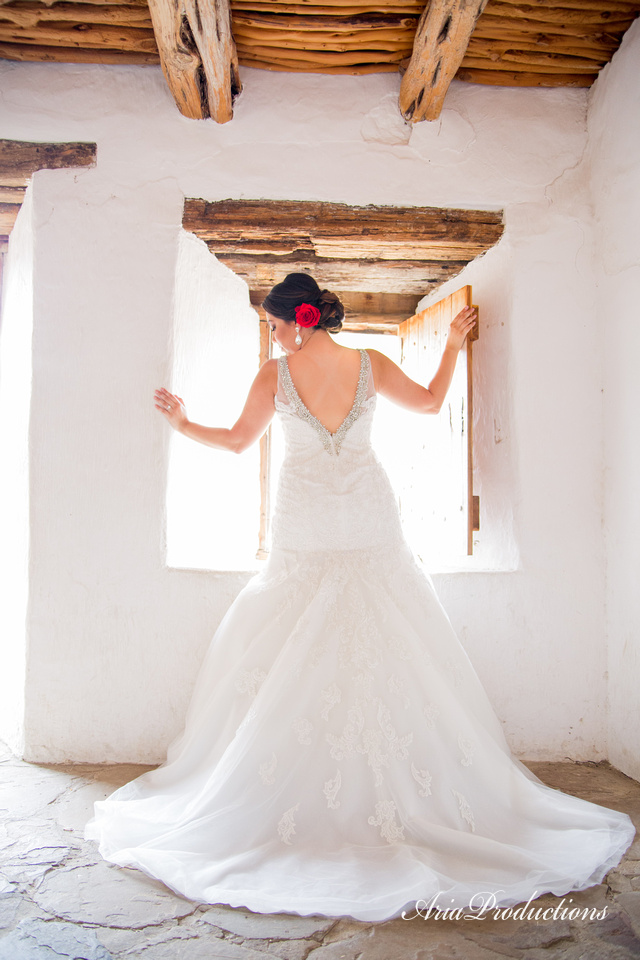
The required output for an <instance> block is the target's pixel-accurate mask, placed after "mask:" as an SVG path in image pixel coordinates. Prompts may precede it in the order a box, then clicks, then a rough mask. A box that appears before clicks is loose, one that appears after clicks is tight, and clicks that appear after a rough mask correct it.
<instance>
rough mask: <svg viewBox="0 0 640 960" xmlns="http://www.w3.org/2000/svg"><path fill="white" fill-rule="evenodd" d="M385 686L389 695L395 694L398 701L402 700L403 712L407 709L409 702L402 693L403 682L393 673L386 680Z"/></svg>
mask: <svg viewBox="0 0 640 960" xmlns="http://www.w3.org/2000/svg"><path fill="white" fill-rule="evenodd" d="M387 686H388V688H389V691H390V693H397V694H398V696H399V697H400V699H401V700H402V705H403V707H404V708H405V710H406V709H407V708H408V707H409V705H410V701H409V697H408V696H407V695H406V693H405V692H404V688H405V682H404V680H402V679H401V678H400V677H397V676H396V675H395V673H392V674H391V676H390V677H389V679H388V680H387Z"/></svg>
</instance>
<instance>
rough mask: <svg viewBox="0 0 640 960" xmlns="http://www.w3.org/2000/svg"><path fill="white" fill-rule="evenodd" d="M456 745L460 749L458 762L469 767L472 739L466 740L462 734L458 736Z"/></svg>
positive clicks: (471, 754)
mask: <svg viewBox="0 0 640 960" xmlns="http://www.w3.org/2000/svg"><path fill="white" fill-rule="evenodd" d="M458 746H459V747H460V750H461V751H462V757H461V758H460V763H461V764H462V766H463V767H470V766H471V764H472V763H473V740H466V739H465V738H464V737H463V736H462V734H460V735H459V737H458Z"/></svg>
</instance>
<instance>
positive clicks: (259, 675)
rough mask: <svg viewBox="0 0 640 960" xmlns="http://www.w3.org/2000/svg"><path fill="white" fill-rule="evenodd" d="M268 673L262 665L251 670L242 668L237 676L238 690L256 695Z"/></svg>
mask: <svg viewBox="0 0 640 960" xmlns="http://www.w3.org/2000/svg"><path fill="white" fill-rule="evenodd" d="M266 678H267V675H266V673H265V672H264V670H261V669H260V667H254V668H253V670H251V672H249V670H241V671H240V672H239V674H238V676H237V677H236V690H237V691H238V692H239V693H248V694H250V695H251V696H252V697H255V695H256V693H257V692H258V690H259V688H260V685H261V684H262V683H263V682H264V680H266Z"/></svg>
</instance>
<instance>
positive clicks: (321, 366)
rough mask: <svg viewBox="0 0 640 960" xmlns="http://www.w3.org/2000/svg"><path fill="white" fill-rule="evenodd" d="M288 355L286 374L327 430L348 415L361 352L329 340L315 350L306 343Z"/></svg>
mask: <svg viewBox="0 0 640 960" xmlns="http://www.w3.org/2000/svg"><path fill="white" fill-rule="evenodd" d="M307 351H308V352H305V351H304V350H300V351H298V353H295V354H293V355H292V356H290V357H289V358H288V364H289V373H290V374H291V379H292V380H293V385H294V387H295V388H296V392H297V394H298V396H299V397H300V399H301V400H302V402H303V403H304V405H305V407H306V408H307V410H308V411H309V412H310V413H311V414H312V415H313V416H314V417H315V418H316V419H317V420H319V421H320V423H321V424H322V425H323V426H324V427H326V428H327V430H328V431H329V433H335V432H336V431H337V430H338V428H339V427H340V426H341V425H342V423H343V422H344V420H345V418H346V417H347V416H348V414H349V412H350V410H351V408H352V406H353V401H354V398H355V395H356V390H357V387H358V378H359V376H360V353H359V351H358V350H352V349H350V348H349V347H342V346H338V345H337V344H335V343H331V344H330V345H329V346H328V347H325V348H320V349H316V350H312V349H311V343H309V344H308V345H307Z"/></svg>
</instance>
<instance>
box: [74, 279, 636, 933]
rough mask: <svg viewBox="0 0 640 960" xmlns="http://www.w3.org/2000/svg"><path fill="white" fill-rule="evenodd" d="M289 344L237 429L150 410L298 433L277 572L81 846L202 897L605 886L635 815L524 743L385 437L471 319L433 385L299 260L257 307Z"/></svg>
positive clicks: (394, 900)
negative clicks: (449, 598) (417, 539)
mask: <svg viewBox="0 0 640 960" xmlns="http://www.w3.org/2000/svg"><path fill="white" fill-rule="evenodd" d="M263 306H264V308H265V310H266V314H267V321H268V323H269V326H270V328H271V331H272V335H273V338H274V340H275V341H276V342H277V343H278V344H279V345H280V347H281V348H282V350H283V356H281V357H280V358H279V359H278V360H275V359H274V360H267V361H266V363H264V364H263V365H262V367H261V368H260V371H259V373H258V374H257V376H256V378H255V381H254V383H253V385H252V387H251V389H250V392H249V395H248V397H247V401H246V404H245V407H244V409H243V411H242V413H241V415H240V417H239V419H238V420H237V422H236V423H235V424H234V425H233V426H232V427H231V428H230V429H226V428H222V427H205V426H201V425H199V424H196V423H192V422H191V421H190V420H189V419H188V417H187V414H186V410H185V406H184V403H183V401H182V399H181V398H180V397H178V396H176V395H174V394H172V393H170V392H168V391H167V390H165V389H161V390H158V391H157V392H156V396H155V405H156V408H157V409H158V410H159V411H160V412H161V413H162V414H163V415H164V417H165V418H166V420H167V421H168V422H169V424H170V425H171V426H172V427H173V428H174V429H176V430H179V431H180V432H181V433H183V434H184V435H185V436H187V437H191V438H192V439H194V440H198V441H200V442H201V443H205V444H208V445H210V446H213V447H219V448H222V449H226V450H231V451H234V452H236V453H239V452H241V451H242V450H245V449H246V448H247V447H249V446H250V445H251V444H252V443H254V442H255V441H256V440H258V438H259V437H260V436H261V435H262V434H263V433H264V431H265V430H266V428H267V426H268V424H269V422H270V420H271V418H272V417H273V414H274V411H275V412H276V413H277V414H278V416H279V417H280V418H281V420H282V425H283V428H284V433H285V439H286V453H285V459H284V462H283V465H282V468H281V472H280V478H279V486H278V493H277V498H276V506H275V511H274V517H273V537H272V547H271V551H270V554H269V558H268V561H267V562H266V564H265V566H264V568H263V570H262V571H261V572H260V573H258V574H257V575H256V576H254V577H253V579H252V580H251V581H250V582H249V583H248V584H247V586H246V587H245V588H244V589H243V590H242V591H241V593H240V594H239V596H238V597H237V598H236V600H235V602H234V603H233V604H232V606H231V608H230V609H229V611H228V612H227V614H226V616H225V617H224V619H223V621H222V623H221V625H220V627H219V629H218V631H217V632H216V634H215V636H214V638H213V641H212V643H211V646H210V648H209V651H208V653H207V655H206V657H205V661H204V663H203V666H202V669H201V672H200V676H199V678H198V682H197V684H196V688H195V691H194V693H193V697H192V700H191V703H190V706H189V710H188V713H187V717H186V723H185V728H184V731H183V732H182V734H181V735H180V737H178V739H177V740H175V741H174V742H173V743H172V744H171V745H170V747H169V751H168V755H167V760H166V762H165V763H164V764H163V765H162V766H161V767H159V768H158V769H156V770H152V771H150V772H148V773H145V774H144V775H143V776H141V777H139V778H138V779H137V780H134V781H133V782H132V783H128V784H126V785H125V786H123V787H121V788H120V789H118V790H116V791H115V793H113V794H112V795H111V796H110V797H109V798H108V799H107V800H104V801H100V802H97V803H96V804H95V815H94V818H93V819H92V820H91V821H90V822H89V823H88V824H87V827H86V832H85V837H86V838H87V839H95V840H98V841H99V844H100V847H99V849H100V853H101V854H102V856H103V857H105V858H106V859H107V860H110V861H112V862H113V863H116V864H120V865H123V866H125V865H126V866H133V867H137V868H139V869H140V870H143V871H144V872H145V873H147V874H149V875H150V876H152V877H156V878H158V879H160V880H162V881H163V882H164V883H165V884H166V885H167V886H169V887H170V888H172V889H173V890H174V891H176V892H178V893H180V894H182V895H183V896H185V897H188V898H190V899H193V900H196V901H201V902H205V903H224V904H229V905H231V906H233V907H240V906H242V907H247V908H249V909H250V910H254V911H257V912H261V913H278V912H287V913H297V914H300V915H303V916H304V915H313V914H320V915H324V916H329V917H338V916H351V917H353V918H355V919H357V920H366V921H376V920H386V919H389V918H391V917H398V916H400V915H402V913H403V911H407V912H408V913H409V915H411V911H412V910H415V908H416V904H421V903H424V902H427V903H429V902H431V903H434V898H437V900H438V907H439V908H441V909H448V908H459V907H467V906H471V907H473V906H476V907H478V906H481V905H482V904H483V903H484V904H485V905H486V904H487V903H488V902H490V903H492V904H495V905H501V906H508V905H514V904H518V903H522V902H523V901H528V900H530V899H532V898H535V897H538V896H540V895H541V894H543V893H548V892H550V893H553V894H555V895H557V896H562V895H564V894H566V893H568V892H569V891H572V890H583V889H585V888H587V887H590V886H593V885H594V884H597V883H600V881H601V880H602V878H603V877H604V876H605V874H606V873H607V871H608V870H609V869H611V868H612V867H613V866H615V865H616V864H618V863H619V861H620V859H621V858H622V855H623V854H624V851H625V850H626V849H627V848H628V847H629V845H630V844H631V841H632V839H633V836H634V833H635V829H634V827H633V824H632V822H631V820H630V818H629V817H628V816H627V815H626V814H624V813H619V812H617V811H615V810H610V809H608V808H605V807H602V806H600V805H598V804H594V803H590V802H587V801H585V800H580V799H577V798H576V797H572V796H569V795H567V794H564V793H562V792H560V791H558V790H554V789H551V788H550V787H547V786H546V785H545V784H544V783H543V782H542V781H541V780H539V779H538V778H537V777H536V776H535V775H534V774H533V773H531V771H529V770H528V769H527V767H525V766H524V764H522V763H521V762H520V761H519V760H517V759H516V758H515V757H514V756H512V754H511V752H510V749H509V746H508V744H507V742H506V740H505V737H504V734H503V730H502V726H501V724H500V721H499V720H498V718H497V716H496V715H495V713H494V711H493V708H492V706H491V704H490V702H489V700H488V698H487V696H486V694H485V692H484V689H483V687H482V685H481V683H480V680H479V679H478V676H477V675H476V673H475V671H474V669H473V666H472V665H471V663H470V661H469V658H468V657H467V655H466V653H465V651H464V649H463V647H462V646H461V644H460V642H459V641H458V639H457V637H456V635H455V634H454V632H453V629H452V627H451V624H450V622H449V620H448V618H447V615H446V613H445V612H444V610H443V608H442V606H441V604H440V602H439V600H438V598H437V596H436V594H435V592H434V589H433V585H432V583H431V580H430V579H429V577H427V576H426V575H425V574H424V573H423V572H422V570H421V569H420V567H419V566H418V564H417V562H416V560H415V558H414V556H413V554H412V552H411V551H410V549H409V547H408V546H407V544H406V543H405V541H404V539H403V535H402V530H401V526H400V521H399V516H398V511H397V507H396V502H395V497H394V494H393V491H392V488H391V485H390V482H389V480H388V478H387V476H386V474H385V472H384V470H383V468H382V466H381V465H380V463H379V461H378V460H377V458H376V456H375V454H374V452H373V450H372V447H371V444H370V431H371V423H372V419H373V415H374V408H375V405H376V395H377V394H378V393H379V394H382V395H383V396H386V397H388V398H389V399H390V400H392V401H394V402H395V403H397V404H400V405H401V406H404V407H407V408H409V409H411V410H414V411H418V412H422V413H432V414H435V413H437V412H438V410H439V409H440V407H441V406H442V403H443V401H444V398H445V395H446V393H447V390H448V389H449V386H450V384H451V380H452V376H453V371H454V367H455V364H456V358H457V355H458V352H459V350H460V348H461V347H462V345H463V343H464V340H465V338H466V336H467V334H468V333H469V331H470V330H471V328H472V327H473V325H474V323H475V322H476V313H475V311H474V310H473V309H472V308H470V307H466V308H465V309H463V310H462V311H461V312H460V313H459V314H458V315H457V316H456V317H455V318H454V320H453V321H452V322H451V325H450V329H449V333H448V339H447V342H446V346H445V349H444V352H443V356H442V359H441V361H440V365H439V367H438V370H437V371H436V373H435V376H434V377H433V379H432V380H431V382H430V383H429V386H428V387H426V386H422V385H420V384H418V383H415V382H414V381H412V380H410V379H409V378H408V377H406V376H405V374H404V373H403V372H402V371H401V370H400V368H399V367H397V366H396V365H395V364H394V363H393V362H392V361H391V360H389V359H388V358H387V357H385V356H384V355H383V354H381V353H378V352H377V351H376V350H352V349H348V348H346V347H342V346H339V345H338V344H337V343H335V342H334V341H333V339H332V338H331V336H330V333H331V332H332V331H333V332H337V331H338V330H339V329H340V327H341V320H342V318H343V315H344V313H343V308H342V305H341V303H340V301H339V300H338V298H337V297H336V296H335V295H334V294H332V293H330V292H328V291H326V290H323V291H321V290H320V289H319V287H318V285H317V284H316V282H315V281H314V280H313V279H312V278H311V277H309V276H308V275H306V274H290V275H289V276H288V277H286V279H285V280H284V281H283V282H282V283H279V284H277V285H276V286H275V287H274V288H273V289H272V290H271V292H270V293H269V295H268V296H267V297H266V299H265V301H264V304H263Z"/></svg>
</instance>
